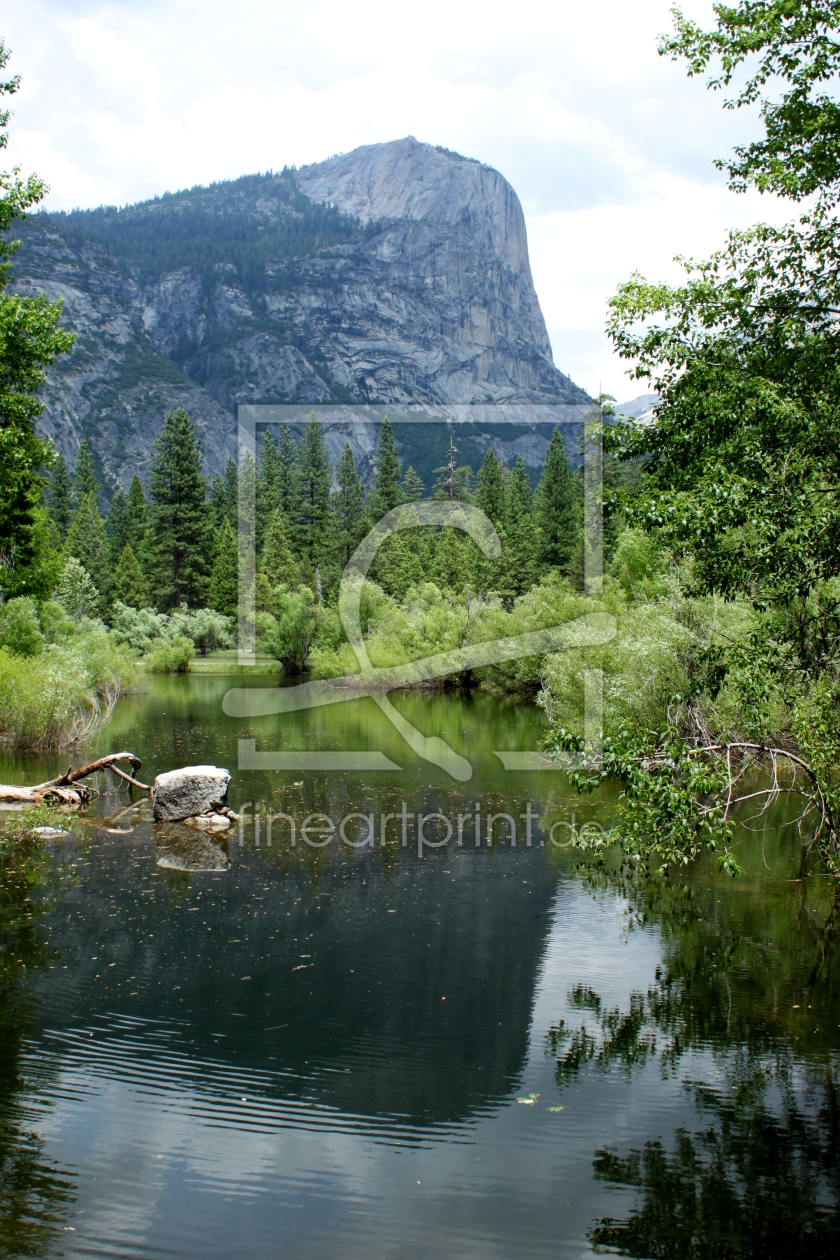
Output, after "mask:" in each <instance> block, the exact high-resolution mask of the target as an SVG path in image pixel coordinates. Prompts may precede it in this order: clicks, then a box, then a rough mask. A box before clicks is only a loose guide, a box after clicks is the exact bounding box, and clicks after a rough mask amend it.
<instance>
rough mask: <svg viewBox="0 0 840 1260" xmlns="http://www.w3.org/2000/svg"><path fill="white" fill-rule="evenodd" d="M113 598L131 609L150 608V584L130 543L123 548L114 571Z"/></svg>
mask: <svg viewBox="0 0 840 1260" xmlns="http://www.w3.org/2000/svg"><path fill="white" fill-rule="evenodd" d="M113 596H114V599H115V600H120V602H121V603H123V604H127V605H128V607H129V608H148V606H149V583H148V582H147V581H146V576H145V574H144V573H143V570H142V569H141V568H140V565H139V563H138V560H137V557H136V556H135V554H134V552H133V551H132V550H131V546H130V544H129V543H126V544H125V546H124V547H123V549H122V552H121V553H120V558H119V560H118V561H117V565H116V568H115V569H114V578H113Z"/></svg>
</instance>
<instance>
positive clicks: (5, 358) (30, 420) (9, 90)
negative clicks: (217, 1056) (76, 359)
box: [0, 43, 73, 595]
mask: <svg viewBox="0 0 840 1260" xmlns="http://www.w3.org/2000/svg"><path fill="white" fill-rule="evenodd" d="M8 59H9V52H8V49H6V47H5V46H4V45H3V44H2V43H0V70H2V69H3V68H4V67H5V65H6V63H7V61H8ZM18 86H19V79H18V78H17V77H15V78H13V79H9V80H7V81H5V82H2V83H0V97H4V96H10V95H12V94H13V93H15V92H16V91H17V90H18ZM8 122H9V110H7V109H5V110H0V151H2V150H3V149H5V148H6V147H7V144H8V134H7V130H6V129H7V126H8ZM46 192H47V186H46V184H44V182H43V181H42V180H40V179H38V177H37V176H36V175H30V176H29V177H28V178H27V179H26V180H24V179H21V177H20V173H19V168H17V167H16V168H15V169H14V170H13V171H12V172H11V173H9V172H0V586H2V590H3V591H4V592H5V593H6V595H17V594H21V595H23V594H38V593H39V591H41V588H42V587H43V585H44V583H43V581H42V580H41V577H40V574H39V568H40V564H39V559H40V558H39V555H38V539H37V537H36V532H37V531H36V516H37V511H38V504H39V501H40V497H41V492H42V490H43V488H44V486H45V484H46V482H45V480H44V478H43V477H42V475H41V469H42V468H48V467H49V465H50V463H51V461H52V458H53V452H52V448H51V447H50V446H49V445H48V443H46V442H45V441H43V440H42V439H41V438H39V437H38V436H37V435H36V433H35V421H36V419H37V417H38V416H39V415H40V414H41V412H42V411H43V405H42V404H41V403H40V402H39V401H38V399H37V397H36V395H37V392H38V390H39V388H40V387H41V385H42V384H43V382H44V379H45V376H46V369H47V368H48V367H49V366H50V364H51V363H53V362H54V361H55V359H56V358H57V356H58V355H60V354H64V353H65V352H66V351H67V350H69V349H70V347H71V346H72V344H73V337H72V335H71V334H70V333H68V332H65V331H64V330H63V329H61V328H59V327H58V322H59V319H60V318H61V303H60V302H53V303H51V302H49V301H47V298H46V297H45V296H44V295H43V294H40V295H38V296H37V297H34V298H33V297H22V296H21V295H20V294H11V293H9V292H8V291H7V285H8V283H9V280H10V269H11V262H10V260H11V258H12V255H13V254H14V252H15V250H16V249H17V248H18V247H19V242H18V241H15V240H10V239H9V236H8V233H9V229H10V228H11V227H12V225H13V224H14V222H15V220H19V219H22V218H23V217H24V216H25V214H26V211H27V210H29V209H30V208H31V207H32V206H33V205H37V204H38V202H40V201H42V200H43V198H44V196H45V195H46Z"/></svg>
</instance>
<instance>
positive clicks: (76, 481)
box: [73, 438, 99, 508]
mask: <svg viewBox="0 0 840 1260" xmlns="http://www.w3.org/2000/svg"><path fill="white" fill-rule="evenodd" d="M89 494H93V495H97V496H98V494H99V485H98V483H97V480H96V468H95V467H94V463H93V453H92V451H91V449H90V447H89V446H88V444H87V442H86V441H85V439H84V438H82V440H81V442H80V443H79V453H78V455H77V456H76V467H75V469H74V470H73V505H74V507H75V508H78V507H79V505H80V504H81V503H83V502H84V500H85V499H86V498H87V497H88V495H89Z"/></svg>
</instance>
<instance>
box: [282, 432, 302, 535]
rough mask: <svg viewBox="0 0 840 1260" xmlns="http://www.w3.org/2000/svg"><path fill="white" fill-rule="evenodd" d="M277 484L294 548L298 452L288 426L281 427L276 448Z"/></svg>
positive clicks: (296, 523)
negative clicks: (278, 443)
mask: <svg viewBox="0 0 840 1260" xmlns="http://www.w3.org/2000/svg"><path fill="white" fill-rule="evenodd" d="M278 484H279V487H280V507H281V508H282V510H283V516H284V518H285V520H286V524H287V525H288V527H289V531H290V541H291V543H292V545H293V546H294V545H295V543H296V541H297V527H298V521H299V519H300V482H299V479H298V452H297V446H296V445H295V439H294V438H293V437H292V431H291V429H290V428H289V426H288V424H284V425H283V432H282V433H281V435H280V446H279V448H278Z"/></svg>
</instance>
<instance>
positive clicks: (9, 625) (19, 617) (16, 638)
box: [0, 595, 44, 656]
mask: <svg viewBox="0 0 840 1260" xmlns="http://www.w3.org/2000/svg"><path fill="white" fill-rule="evenodd" d="M43 646H44V635H43V633H42V631H41V623H40V621H39V620H38V609H37V608H36V607H35V601H34V599H30V598H29V596H28V595H19V596H18V597H17V599H10V600H9V601H8V602H7V603H5V604H3V606H2V608H0V647H5V648H8V649H9V651H10V652H14V653H15V654H16V655H17V656H37V655H38V654H39V652H40V651H41V649H42V648H43Z"/></svg>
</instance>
